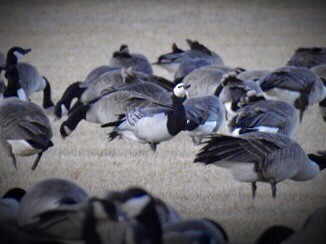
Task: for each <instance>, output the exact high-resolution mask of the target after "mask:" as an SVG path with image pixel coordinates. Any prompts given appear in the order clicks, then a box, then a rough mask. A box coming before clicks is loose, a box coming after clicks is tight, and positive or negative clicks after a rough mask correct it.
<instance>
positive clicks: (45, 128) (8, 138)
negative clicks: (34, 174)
mask: <svg viewBox="0 0 326 244" xmlns="http://www.w3.org/2000/svg"><path fill="white" fill-rule="evenodd" d="M51 137H52V129H51V124H50V121H49V119H48V117H47V115H46V114H45V112H44V111H43V110H42V109H41V108H40V107H39V106H37V105H36V104H34V103H31V102H28V101H21V100H19V99H17V98H7V99H2V100H0V144H1V145H2V150H4V152H5V154H7V155H8V156H9V157H10V158H11V159H12V163H13V164H14V166H15V167H16V168H17V165H16V156H22V157H26V156H31V155H34V154H37V157H36V160H35V162H34V164H33V166H32V170H34V169H36V167H37V165H38V163H39V161H40V159H41V157H42V154H43V153H44V152H45V151H46V150H47V149H48V148H49V147H51V146H53V143H52V142H51V140H50V139H51Z"/></svg>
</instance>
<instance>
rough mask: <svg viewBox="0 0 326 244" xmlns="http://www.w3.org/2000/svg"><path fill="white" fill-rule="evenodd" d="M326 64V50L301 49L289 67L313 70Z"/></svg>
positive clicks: (316, 48)
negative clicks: (312, 68)
mask: <svg viewBox="0 0 326 244" xmlns="http://www.w3.org/2000/svg"><path fill="white" fill-rule="evenodd" d="M325 63H326V48H319V47H312V48H299V49H297V50H296V51H295V53H294V55H293V56H292V57H291V58H290V60H289V61H288V62H287V64H286V65H287V66H301V67H306V68H308V69H309V68H311V67H314V66H317V65H319V64H325Z"/></svg>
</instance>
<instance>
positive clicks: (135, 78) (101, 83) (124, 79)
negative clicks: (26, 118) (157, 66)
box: [55, 68, 173, 118]
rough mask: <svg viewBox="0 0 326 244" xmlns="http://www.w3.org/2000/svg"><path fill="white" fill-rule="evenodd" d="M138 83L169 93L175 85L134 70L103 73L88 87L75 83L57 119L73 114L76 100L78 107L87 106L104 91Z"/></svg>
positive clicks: (65, 94)
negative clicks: (155, 85)
mask: <svg viewBox="0 0 326 244" xmlns="http://www.w3.org/2000/svg"><path fill="white" fill-rule="evenodd" d="M138 82H150V83H154V84H157V85H159V86H162V87H163V88H165V89H166V90H169V91H171V90H172V89H173V83H172V82H170V81H168V80H166V79H164V78H161V77H158V76H154V75H147V74H145V73H141V72H137V71H134V70H132V68H128V69H126V68H122V69H120V68H115V69H111V70H109V71H108V72H105V73H103V74H102V75H100V76H99V77H97V78H96V79H94V80H92V82H87V84H88V85H85V84H84V83H74V84H72V85H71V86H69V87H68V88H67V90H66V91H65V93H64V94H63V97H62V98H61V99H60V101H59V102H58V103H57V104H56V109H55V111H56V116H57V118H61V116H62V115H63V114H65V113H67V111H68V110H69V112H70V113H71V112H72V111H73V110H74V109H75V108H76V106H75V105H74V107H72V108H70V104H71V102H72V100H73V99H74V98H77V99H78V101H79V102H77V103H76V104H78V105H81V104H87V103H88V102H90V101H91V100H93V99H95V98H97V97H99V96H100V95H101V94H102V93H103V90H104V89H105V90H109V89H112V90H116V89H117V88H120V87H122V86H125V85H129V84H134V83H138ZM62 111H64V112H62Z"/></svg>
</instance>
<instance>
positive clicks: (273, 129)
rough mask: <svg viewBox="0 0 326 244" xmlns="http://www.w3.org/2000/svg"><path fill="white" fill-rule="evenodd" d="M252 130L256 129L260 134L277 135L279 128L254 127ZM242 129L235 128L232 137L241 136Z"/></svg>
mask: <svg viewBox="0 0 326 244" xmlns="http://www.w3.org/2000/svg"><path fill="white" fill-rule="evenodd" d="M252 129H256V130H258V131H260V132H268V133H277V132H278V130H279V128H278V127H269V126H257V127H253V128H252ZM240 130H241V128H235V129H234V130H233V131H232V135H233V136H239V135H240V134H239V132H240Z"/></svg>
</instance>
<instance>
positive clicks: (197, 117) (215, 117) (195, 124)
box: [183, 96, 225, 145]
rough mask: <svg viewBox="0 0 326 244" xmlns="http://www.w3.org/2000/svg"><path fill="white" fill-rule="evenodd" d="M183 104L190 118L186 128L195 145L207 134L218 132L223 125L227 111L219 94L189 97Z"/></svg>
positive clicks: (187, 116)
mask: <svg viewBox="0 0 326 244" xmlns="http://www.w3.org/2000/svg"><path fill="white" fill-rule="evenodd" d="M183 104H184V107H185V111H186V118H187V120H188V122H187V125H186V127H185V129H184V130H185V131H186V133H187V134H188V135H189V136H190V137H191V139H192V141H193V143H194V144H195V145H198V144H199V143H200V142H201V140H202V139H203V138H204V137H206V136H207V135H210V134H213V133H216V132H217V131H218V130H219V128H220V127H221V126H222V123H223V121H224V117H225V111H224V106H223V104H222V103H221V102H220V99H219V98H218V97H217V96H201V97H194V98H189V99H186V100H185V101H184V103H183Z"/></svg>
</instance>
